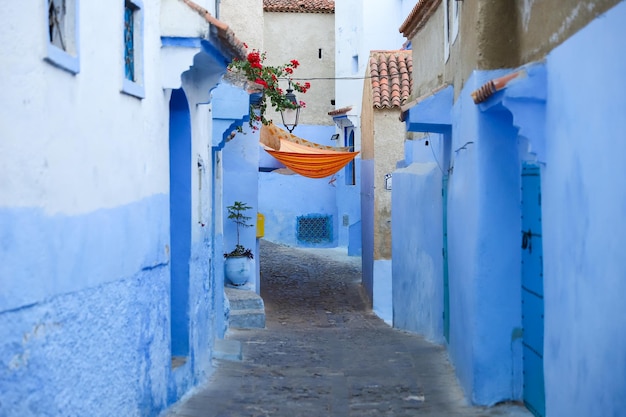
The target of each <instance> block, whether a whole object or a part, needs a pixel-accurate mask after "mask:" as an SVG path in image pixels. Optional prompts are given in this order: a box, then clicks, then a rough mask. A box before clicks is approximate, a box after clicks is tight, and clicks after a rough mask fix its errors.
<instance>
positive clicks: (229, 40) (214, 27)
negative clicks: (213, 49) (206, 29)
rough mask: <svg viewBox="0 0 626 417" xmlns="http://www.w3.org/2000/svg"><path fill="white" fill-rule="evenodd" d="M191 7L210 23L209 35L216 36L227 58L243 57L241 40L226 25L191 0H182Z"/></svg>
mask: <svg viewBox="0 0 626 417" xmlns="http://www.w3.org/2000/svg"><path fill="white" fill-rule="evenodd" d="M183 2H184V3H185V4H187V5H188V6H189V7H190V8H191V9H193V10H195V11H196V12H197V13H198V14H199V15H200V16H202V17H203V18H204V19H205V20H206V21H207V22H208V23H209V25H211V35H212V36H215V37H217V41H218V43H219V46H220V47H221V49H222V50H223V52H224V53H225V54H226V55H229V58H230V59H232V58H238V59H244V58H245V57H246V55H247V51H246V48H245V47H244V45H243V42H242V41H240V40H239V39H237V36H235V33H234V32H233V31H232V29H230V28H229V27H228V25H227V24H226V23H224V22H222V21H221V20H218V19H217V18H215V17H213V15H211V13H209V11H208V10H206V9H205V8H203V7H201V6H199V5H198V4H196V3H194V2H193V1H191V0H183Z"/></svg>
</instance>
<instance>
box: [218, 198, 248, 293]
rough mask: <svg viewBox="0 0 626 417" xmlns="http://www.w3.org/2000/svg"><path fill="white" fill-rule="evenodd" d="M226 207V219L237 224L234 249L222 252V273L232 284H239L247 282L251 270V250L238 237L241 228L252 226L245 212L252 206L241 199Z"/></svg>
mask: <svg viewBox="0 0 626 417" xmlns="http://www.w3.org/2000/svg"><path fill="white" fill-rule="evenodd" d="M226 209H227V210H228V219H230V220H232V221H233V222H234V223H235V225H236V226H237V244H236V245H235V249H234V250H232V251H231V252H226V253H224V258H225V262H224V274H225V275H226V278H227V279H228V280H229V281H230V282H231V283H232V284H233V285H237V286H239V285H243V284H245V283H246V282H248V280H249V279H250V275H251V273H252V270H253V266H252V263H251V262H250V261H251V260H252V259H253V258H254V255H253V254H252V250H250V249H248V248H245V247H244V246H243V245H241V243H240V239H239V238H240V229H241V228H244V227H252V226H253V225H252V224H250V223H248V222H249V221H250V219H252V217H250V216H247V215H246V214H245V213H246V211H248V210H251V209H252V207H250V206H249V205H247V204H246V203H243V202H241V201H235V202H234V203H233V205H232V206H228V207H226Z"/></svg>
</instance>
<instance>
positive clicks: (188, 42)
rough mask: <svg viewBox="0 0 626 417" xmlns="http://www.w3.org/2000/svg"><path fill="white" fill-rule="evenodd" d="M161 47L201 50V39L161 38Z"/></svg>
mask: <svg viewBox="0 0 626 417" xmlns="http://www.w3.org/2000/svg"><path fill="white" fill-rule="evenodd" d="M161 46H174V47H180V48H201V47H202V43H201V39H200V38H189V37H177V36H161Z"/></svg>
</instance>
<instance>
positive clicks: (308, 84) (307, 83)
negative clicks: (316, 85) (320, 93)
mask: <svg viewBox="0 0 626 417" xmlns="http://www.w3.org/2000/svg"><path fill="white" fill-rule="evenodd" d="M304 88H306V89H307V90H308V89H309V88H311V83H310V82H308V81H307V82H305V83H304Z"/></svg>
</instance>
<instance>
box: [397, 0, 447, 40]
mask: <svg viewBox="0 0 626 417" xmlns="http://www.w3.org/2000/svg"><path fill="white" fill-rule="evenodd" d="M440 4H441V0H419V1H418V2H417V4H416V5H415V7H413V10H411V13H409V16H408V17H407V18H406V20H405V21H404V23H402V25H401V26H400V33H402V34H403V35H404V37H405V38H407V39H412V38H413V36H415V34H416V33H417V32H418V31H419V30H420V29H421V28H423V27H424V25H425V24H426V22H428V19H430V17H431V16H432V15H433V14H434V13H435V11H436V10H437V7H439V5H440Z"/></svg>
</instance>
